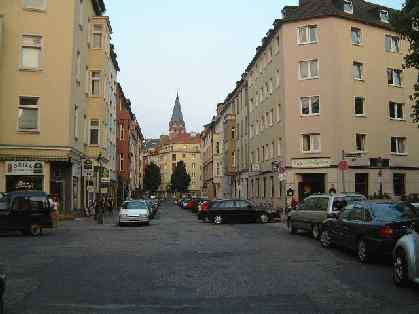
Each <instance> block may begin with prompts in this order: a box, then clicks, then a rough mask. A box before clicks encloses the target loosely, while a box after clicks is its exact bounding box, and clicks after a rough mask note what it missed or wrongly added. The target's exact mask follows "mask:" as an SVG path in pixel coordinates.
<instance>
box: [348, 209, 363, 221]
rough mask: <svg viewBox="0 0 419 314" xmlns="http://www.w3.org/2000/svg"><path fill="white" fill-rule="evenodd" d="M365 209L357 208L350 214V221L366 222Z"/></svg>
mask: <svg viewBox="0 0 419 314" xmlns="http://www.w3.org/2000/svg"><path fill="white" fill-rule="evenodd" d="M363 213H364V209H363V208H361V207H355V208H354V209H352V211H351V212H350V214H349V220H356V221H363V220H364V216H363Z"/></svg>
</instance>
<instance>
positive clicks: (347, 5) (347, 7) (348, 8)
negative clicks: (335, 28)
mask: <svg viewBox="0 0 419 314" xmlns="http://www.w3.org/2000/svg"><path fill="white" fill-rule="evenodd" d="M343 11H344V12H345V13H348V14H353V13H354V6H353V5H352V1H350V0H344V2H343Z"/></svg>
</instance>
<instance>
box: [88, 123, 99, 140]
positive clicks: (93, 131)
mask: <svg viewBox="0 0 419 314" xmlns="http://www.w3.org/2000/svg"><path fill="white" fill-rule="evenodd" d="M99 128H100V126H99V120H90V141H89V143H90V145H99Z"/></svg>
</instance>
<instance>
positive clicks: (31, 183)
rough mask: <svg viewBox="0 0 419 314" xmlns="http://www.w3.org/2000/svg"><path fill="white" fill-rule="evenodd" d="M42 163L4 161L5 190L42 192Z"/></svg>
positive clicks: (43, 166)
mask: <svg viewBox="0 0 419 314" xmlns="http://www.w3.org/2000/svg"><path fill="white" fill-rule="evenodd" d="M44 168H45V165H44V162H42V161H6V162H5V178H6V190H5V192H12V191H28V190H31V191H43V190H44Z"/></svg>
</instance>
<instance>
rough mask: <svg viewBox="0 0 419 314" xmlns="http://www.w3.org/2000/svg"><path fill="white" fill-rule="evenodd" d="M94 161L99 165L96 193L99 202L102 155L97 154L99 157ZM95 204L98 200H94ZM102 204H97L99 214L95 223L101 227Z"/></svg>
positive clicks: (100, 195)
mask: <svg viewBox="0 0 419 314" xmlns="http://www.w3.org/2000/svg"><path fill="white" fill-rule="evenodd" d="M96 161H97V162H98V163H99V170H98V193H97V197H100V200H102V191H101V186H102V182H101V181H102V153H99V155H98V156H97V158H96ZM96 202H98V200H96ZM103 205H104V204H103V202H101V203H100V204H99V206H100V208H98V209H99V213H98V215H97V223H98V224H100V225H103V214H104V208H103Z"/></svg>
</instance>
